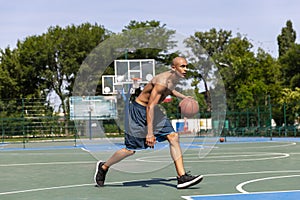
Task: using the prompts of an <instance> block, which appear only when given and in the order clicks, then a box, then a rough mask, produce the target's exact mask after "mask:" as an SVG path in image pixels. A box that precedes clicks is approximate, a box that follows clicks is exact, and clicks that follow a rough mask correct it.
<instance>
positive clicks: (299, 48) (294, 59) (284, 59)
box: [279, 44, 300, 89]
mask: <svg viewBox="0 0 300 200" xmlns="http://www.w3.org/2000/svg"><path fill="white" fill-rule="evenodd" d="M279 62H280V64H281V66H282V73H283V80H284V82H283V85H284V87H289V88H291V89H295V88H296V87H300V79H299V76H300V45H299V44H295V45H293V46H292V47H291V48H290V49H289V50H288V51H287V52H286V53H285V54H284V55H283V56H281V57H280V58H279Z"/></svg>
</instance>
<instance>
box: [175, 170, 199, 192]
mask: <svg viewBox="0 0 300 200" xmlns="http://www.w3.org/2000/svg"><path fill="white" fill-rule="evenodd" d="M202 179H203V176H202V175H198V176H192V175H190V174H188V173H185V175H182V176H180V177H179V178H178V177H177V189H185V188H188V187H191V186H193V185H196V184H198V183H200V182H201V181H202Z"/></svg>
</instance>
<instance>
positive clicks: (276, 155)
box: [136, 152, 290, 163]
mask: <svg viewBox="0 0 300 200" xmlns="http://www.w3.org/2000/svg"><path fill="white" fill-rule="evenodd" d="M249 153H253V154H249ZM214 154H215V155H217V154H216V153H214ZM228 154H230V153H226V154H220V155H221V156H209V155H208V156H206V157H205V159H198V160H188V158H186V157H185V160H184V162H186V163H191V162H193V163H194V162H195V163H196V162H198V163H199V162H201V163H209V162H240V161H261V160H273V159H281V158H287V157H289V156H290V154H288V153H271V152H246V154H243V153H240V154H235V155H230V156H228ZM188 155H189V156H190V155H195V158H199V157H197V155H198V154H185V155H183V156H188ZM222 155H225V156H222ZM226 155H227V156H226ZM253 156H269V157H265V158H242V159H231V160H229V159H227V160H224V159H223V160H222V159H215V160H208V159H211V158H216V157H217V158H227V157H231V158H234V157H235V158H239V157H253ZM157 158H169V156H167V155H162V156H144V157H140V158H136V161H140V162H150V163H155V162H159V163H161V162H170V161H168V160H165V159H164V160H163V159H160V160H159V159H157ZM151 159H152V160H151ZM155 159H157V160H155Z"/></svg>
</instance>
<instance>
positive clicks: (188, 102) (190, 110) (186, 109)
mask: <svg viewBox="0 0 300 200" xmlns="http://www.w3.org/2000/svg"><path fill="white" fill-rule="evenodd" d="M179 107H180V112H181V114H182V115H183V116H184V117H193V116H195V115H196V114H198V112H199V105H198V102H197V101H196V100H195V99H192V98H185V99H183V100H181V102H180V103H179Z"/></svg>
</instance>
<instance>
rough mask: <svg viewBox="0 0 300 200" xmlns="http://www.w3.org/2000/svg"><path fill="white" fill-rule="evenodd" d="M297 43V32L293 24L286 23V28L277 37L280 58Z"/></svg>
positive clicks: (289, 21)
mask: <svg viewBox="0 0 300 200" xmlns="http://www.w3.org/2000/svg"><path fill="white" fill-rule="evenodd" d="M295 41H296V31H295V30H294V29H293V23H292V21H291V20H288V21H287V22H286V27H283V28H282V29H281V34H280V35H278V37H277V43H278V48H279V57H280V56H283V55H284V54H285V53H286V52H287V51H288V50H289V49H290V48H291V47H292V46H293V45H294V44H295Z"/></svg>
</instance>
